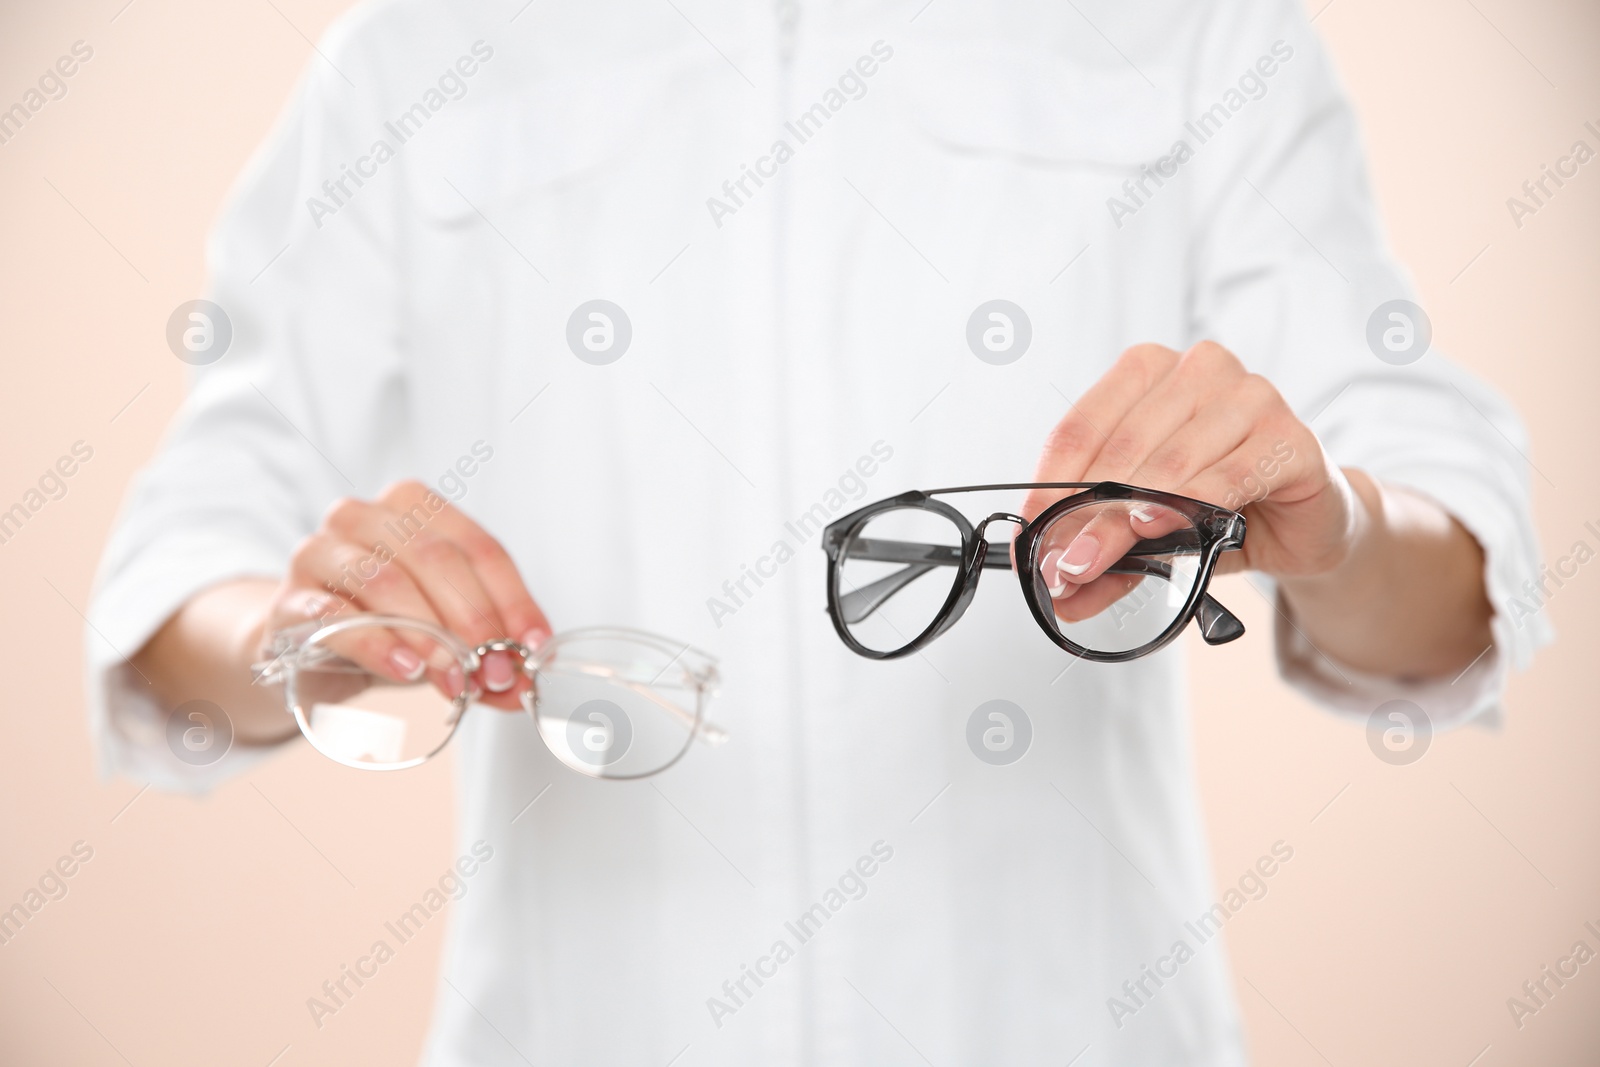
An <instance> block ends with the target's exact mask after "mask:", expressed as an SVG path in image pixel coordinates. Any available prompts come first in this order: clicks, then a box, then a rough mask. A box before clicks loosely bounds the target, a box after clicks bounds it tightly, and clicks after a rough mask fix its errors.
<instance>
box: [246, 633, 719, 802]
mask: <svg viewBox="0 0 1600 1067" xmlns="http://www.w3.org/2000/svg"><path fill="white" fill-rule="evenodd" d="M396 641H398V642H400V643H401V644H403V645H405V646H406V647H408V648H410V649H411V650H413V651H414V652H416V653H417V655H418V656H419V657H420V658H421V660H422V664H423V666H422V668H421V669H419V670H418V672H417V674H416V677H414V678H410V679H396V678H394V677H393V676H392V674H393V669H392V667H390V668H386V667H385V663H386V661H387V655H386V652H387V651H388V650H390V649H392V648H394V644H395V642H396ZM269 652H270V653H271V656H270V658H269V659H267V660H265V661H263V662H261V663H257V664H256V665H255V678H256V681H258V682H260V683H262V684H282V686H283V693H284V700H285V702H286V704H287V705H288V710H289V711H290V713H292V714H293V715H294V718H295V721H296V722H297V723H298V724H299V725H300V731H301V733H303V734H305V736H306V739H307V740H308V741H310V742H311V744H312V747H314V748H315V749H316V750H317V751H318V752H320V753H322V754H323V755H324V756H327V757H328V758H329V759H332V760H335V761H336V762H338V763H342V764H344V765H345V766H347V767H356V768H359V769H361V770H377V771H394V770H403V769H405V768H407V767H415V766H417V765H418V764H420V763H423V762H425V761H426V760H428V759H429V758H431V757H432V756H434V755H436V754H437V753H438V752H439V751H440V750H441V749H443V748H444V746H445V745H446V744H448V743H449V741H450V738H451V737H452V736H454V735H455V731H456V728H457V727H458V726H459V725H460V723H461V718H462V716H463V715H464V714H465V713H466V710H467V706H468V705H469V704H470V703H471V701H472V700H473V699H475V698H476V697H478V696H480V695H482V692H483V688H482V686H481V683H480V681H479V679H478V675H479V671H480V670H481V669H482V666H483V660H484V657H485V656H488V655H490V654H492V653H497V652H498V653H505V654H508V655H511V656H514V657H516V659H517V660H518V662H519V664H520V677H521V678H523V679H524V680H525V681H526V683H527V684H526V687H525V688H522V692H521V694H520V695H521V700H522V704H523V707H524V708H525V709H526V710H527V711H528V713H529V714H531V715H532V716H533V718H534V721H535V723H537V725H538V728H539V736H540V737H541V738H542V739H543V740H544V743H545V745H546V746H547V747H548V748H549V749H550V751H551V753H552V754H554V755H555V757H556V758H557V759H559V760H560V761H561V762H562V763H564V764H566V765H567V766H568V767H571V768H572V769H573V770H575V771H578V772H580V773H582V774H586V775H589V776H590V777H593V778H612V779H628V778H644V777H647V776H649V775H652V774H659V773H660V772H661V771H664V770H666V769H667V768H668V767H671V766H672V765H673V764H674V763H677V762H678V760H680V759H682V758H683V755H684V753H685V752H687V751H688V749H689V746H690V744H691V743H692V742H693V741H695V740H697V739H698V740H700V741H702V742H705V743H707V744H710V745H720V744H722V743H723V742H724V741H726V740H727V737H728V735H727V733H726V732H725V731H724V730H722V729H721V728H720V727H718V726H715V725H713V724H711V723H709V722H707V721H706V719H705V714H706V707H707V705H708V704H709V703H710V700H711V696H712V694H713V693H714V692H715V690H716V688H717V684H718V676H717V668H716V661H715V660H714V659H712V658H711V657H710V656H708V655H706V654H705V653H704V652H701V651H699V650H698V649H695V648H692V647H691V646H689V645H687V644H684V643H682V642H678V641H673V640H670V639H668V638H665V637H658V636H656V635H655V634H650V633H645V632H643V631H640V630H629V629H623V628H620V627H599V628H592V629H582V630H571V631H568V632H566V633H561V634H557V635H555V636H554V637H552V638H550V640H548V641H546V642H545V643H544V644H542V645H540V646H539V647H538V648H537V649H529V648H527V647H526V646H524V645H522V644H519V643H518V642H516V641H510V640H495V641H488V642H485V643H483V644H481V645H478V646H477V647H473V646H471V645H468V644H466V643H465V642H463V641H462V640H460V639H459V638H457V637H456V636H455V635H453V634H451V633H449V632H448V631H445V630H442V629H440V628H438V627H436V626H433V625H431V624H429V623H426V622H422V621H420V620H417V619H405V618H399V617H396V616H389V615H373V614H357V615H351V616H348V617H343V618H337V619H333V620H330V621H326V622H323V621H313V622H308V623H304V624H302V625H300V626H295V627H291V628H289V629H286V630H283V631H280V632H279V633H278V634H276V635H274V638H273V640H272V642H271V644H270V646H269Z"/></svg>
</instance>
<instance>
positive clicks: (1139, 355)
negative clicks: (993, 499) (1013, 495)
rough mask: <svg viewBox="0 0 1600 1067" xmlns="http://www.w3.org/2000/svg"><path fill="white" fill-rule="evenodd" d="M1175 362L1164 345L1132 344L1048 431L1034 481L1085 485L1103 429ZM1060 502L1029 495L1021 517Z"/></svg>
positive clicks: (1046, 492)
mask: <svg viewBox="0 0 1600 1067" xmlns="http://www.w3.org/2000/svg"><path fill="white" fill-rule="evenodd" d="M1177 361H1178V353H1176V352H1174V351H1173V350H1172V349H1170V348H1166V347H1164V346H1162V345H1135V346H1134V347H1133V348H1130V349H1128V350H1127V351H1126V352H1124V353H1123V354H1122V355H1121V356H1120V357H1118V359H1117V362H1116V363H1115V364H1113V365H1112V367H1111V369H1110V370H1109V371H1107V372H1106V373H1105V375H1104V376H1103V377H1101V379H1100V380H1099V381H1097V382H1095V383H1094V385H1092V386H1091V387H1090V388H1089V391H1088V392H1086V393H1084V394H1083V396H1082V397H1081V398H1080V399H1079V400H1078V402H1077V403H1076V404H1071V410H1069V411H1068V412H1067V414H1066V415H1065V416H1064V417H1063V418H1062V420H1061V421H1060V422H1059V423H1057V424H1056V427H1055V429H1053V430H1051V431H1050V436H1049V437H1048V438H1047V439H1046V440H1045V445H1044V452H1043V454H1042V455H1041V456H1040V457H1039V465H1038V467H1037V468H1036V469H1035V471H1034V481H1036V482H1080V481H1083V480H1084V477H1083V473H1084V471H1085V470H1087V469H1088V466H1089V464H1090V463H1091V462H1092V461H1093V460H1094V457H1095V456H1097V455H1099V453H1100V450H1101V449H1102V448H1104V447H1105V443H1106V432H1107V427H1112V426H1116V425H1117V424H1118V423H1120V422H1121V421H1122V418H1123V416H1124V415H1126V414H1127V413H1128V411H1129V410H1130V409H1132V407H1133V406H1134V404H1136V403H1138V401H1139V399H1140V397H1142V396H1144V395H1145V394H1146V393H1148V392H1149V391H1150V390H1151V389H1152V388H1153V387H1154V386H1155V384H1156V383H1157V382H1158V381H1160V380H1161V379H1162V378H1164V377H1165V376H1166V374H1167V373H1168V371H1170V370H1171V369H1172V367H1173V366H1174V365H1175V364H1176V363H1177ZM1070 403H1071V402H1070V401H1069V404H1070ZM1061 497H1062V491H1061V490H1058V489H1054V490H1053V489H1035V490H1033V491H1032V492H1030V493H1029V494H1028V496H1027V499H1026V500H1024V501H1023V505H1022V516H1023V518H1026V519H1032V518H1033V517H1034V516H1036V515H1038V514H1039V513H1040V512H1041V511H1043V510H1044V509H1045V508H1047V507H1049V506H1050V505H1051V504H1053V503H1055V502H1056V501H1057V500H1059V499H1061Z"/></svg>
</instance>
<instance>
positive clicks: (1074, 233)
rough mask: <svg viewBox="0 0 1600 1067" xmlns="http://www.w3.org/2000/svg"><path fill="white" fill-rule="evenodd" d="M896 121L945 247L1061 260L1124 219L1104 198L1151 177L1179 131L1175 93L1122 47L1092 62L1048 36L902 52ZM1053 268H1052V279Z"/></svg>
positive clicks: (1169, 77)
mask: <svg viewBox="0 0 1600 1067" xmlns="http://www.w3.org/2000/svg"><path fill="white" fill-rule="evenodd" d="M905 52H906V53H907V58H908V59H910V60H911V62H908V64H907V68H908V69H906V70H905V71H904V72H903V73H905V74H906V75H907V76H906V77H905V78H904V80H903V81H902V82H901V83H900V84H899V85H898V86H897V87H896V89H895V91H894V93H893V97H894V100H893V104H894V112H895V120H894V121H896V122H897V123H899V124H901V125H902V127H903V129H904V130H905V131H906V133H907V135H908V142H909V143H908V146H907V147H908V151H909V152H911V153H912V154H913V156H914V158H915V159H916V161H917V164H918V165H919V167H920V170H921V174H920V175H919V179H918V184H919V186H921V187H922V188H923V194H922V195H924V196H925V197H926V198H928V202H927V203H925V204H924V205H923V215H922V217H926V218H935V219H940V220H942V222H941V225H942V227H943V228H944V229H945V230H946V234H945V238H946V239H947V240H948V241H950V242H951V244H952V245H953V248H952V249H951V254H952V256H953V257H955V256H964V257H968V258H969V259H971V260H972V261H974V262H979V263H994V262H996V261H997V260H998V259H1000V258H1001V257H1006V258H1011V259H1016V258H1019V257H1020V259H1021V260H1022V261H1023V262H1025V263H1028V264H1029V266H1030V269H1031V268H1032V267H1037V268H1039V269H1043V268H1044V267H1045V266H1046V265H1047V264H1051V263H1053V267H1051V268H1050V269H1051V273H1052V274H1053V273H1054V271H1055V270H1058V269H1060V266H1061V264H1062V263H1065V262H1066V261H1067V258H1068V257H1070V256H1071V255H1072V254H1075V253H1077V252H1078V251H1079V250H1080V249H1082V248H1084V247H1085V246H1087V245H1089V244H1090V243H1091V242H1093V241H1094V240H1095V239H1096V237H1097V235H1100V234H1104V233H1105V232H1106V231H1107V230H1114V229H1116V226H1115V221H1116V220H1115V219H1114V218H1113V216H1112V213H1111V209H1110V204H1109V201H1110V200H1111V198H1113V197H1125V193H1124V190H1123V183H1124V182H1127V181H1134V182H1138V181H1140V180H1141V178H1143V179H1144V181H1145V183H1146V187H1147V188H1148V189H1149V190H1151V191H1153V192H1156V193H1157V194H1158V195H1159V187H1158V186H1157V185H1156V184H1155V183H1154V180H1153V179H1152V178H1150V177H1146V175H1155V177H1156V178H1159V179H1160V181H1162V182H1167V183H1170V181H1171V180H1172V179H1170V178H1165V177H1161V175H1160V173H1159V170H1158V165H1159V163H1160V161H1161V160H1162V159H1163V158H1164V157H1168V156H1170V155H1171V153H1172V152H1173V151H1174V148H1175V146H1176V145H1177V143H1178V142H1179V141H1180V139H1182V138H1184V137H1185V131H1184V129H1183V119H1182V109H1181V106H1180V101H1179V97H1178V94H1177V93H1176V92H1175V91H1173V90H1172V89H1169V88H1167V87H1166V86H1167V85H1169V84H1173V83H1175V81H1176V78H1177V72H1175V71H1170V70H1165V71H1161V72H1152V73H1156V74H1157V77H1156V79H1155V84H1151V82H1150V81H1147V80H1146V78H1145V76H1144V75H1143V74H1141V73H1140V72H1139V71H1138V70H1136V69H1134V68H1133V67H1131V66H1129V65H1128V64H1126V63H1122V62H1121V61H1120V60H1117V59H1116V57H1114V56H1113V57H1111V61H1110V62H1109V63H1106V64H1095V65H1089V64H1086V63H1084V62H1082V61H1081V60H1076V59H1069V58H1066V57H1064V56H1061V55H1057V54H1054V53H1052V52H1050V51H1048V50H1047V49H1044V48H1042V47H1038V46H1033V45H1026V44H1017V43H1014V42H1005V43H1004V44H1000V43H994V42H981V41H980V42H975V43H973V44H970V45H963V44H959V43H940V42H929V43H926V44H919V45H918V47H917V49H915V50H913V49H911V48H907V49H906V50H905ZM1049 276H1050V275H1048V274H1047V275H1046V278H1048V277H1049Z"/></svg>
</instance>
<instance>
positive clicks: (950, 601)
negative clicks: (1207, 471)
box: [822, 482, 1245, 663]
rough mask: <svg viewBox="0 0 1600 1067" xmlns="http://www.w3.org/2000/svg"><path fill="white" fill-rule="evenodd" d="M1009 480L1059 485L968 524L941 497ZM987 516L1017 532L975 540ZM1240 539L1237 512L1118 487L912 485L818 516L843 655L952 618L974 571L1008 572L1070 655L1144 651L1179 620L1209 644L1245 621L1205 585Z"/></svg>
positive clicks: (899, 652) (1104, 657)
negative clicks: (835, 514)
mask: <svg viewBox="0 0 1600 1067" xmlns="http://www.w3.org/2000/svg"><path fill="white" fill-rule="evenodd" d="M1016 489H1025V490H1032V489H1061V490H1068V491H1070V492H1069V493H1068V495H1066V496H1063V497H1062V498H1061V499H1060V500H1058V501H1056V502H1055V503H1053V504H1051V505H1050V506H1049V507H1047V508H1045V509H1044V511H1042V512H1040V513H1039V515H1038V516H1037V517H1035V518H1034V519H1032V520H1031V521H1030V520H1027V519H1024V518H1023V517H1022V516H1020V515H1014V514H1012V513H1010V512H1006V511H997V512H994V513H993V514H991V515H989V516H988V517H986V518H984V519H983V520H982V521H980V522H979V523H978V524H977V525H976V526H974V525H973V524H972V522H971V521H969V520H968V519H967V517H966V516H965V515H963V514H962V513H961V512H960V511H959V510H957V509H956V508H955V507H953V506H952V505H951V504H949V503H947V502H946V501H944V500H942V499H940V498H941V497H946V496H954V495H956V494H961V493H981V492H992V491H997V490H1016ZM994 522H1006V523H1014V524H1015V525H1016V526H1017V527H1018V530H1017V532H1016V534H1015V536H1014V537H1013V538H1012V540H1011V542H1010V543H1009V544H1006V543H999V544H991V543H990V542H989V541H988V540H987V538H986V533H987V531H988V528H989V524H990V523H994ZM1244 535H1245V520H1244V516H1243V515H1240V514H1239V513H1238V512H1236V511H1229V510H1228V509H1227V508H1221V507H1217V506H1216V505H1214V504H1207V503H1205V502H1204V501H1200V500H1193V499H1190V498H1189V497H1185V496H1178V495H1176V494H1174V493H1163V492H1159V491H1157V490H1154V489H1141V488H1139V487H1137V486H1132V485H1123V484H1121V483H1120V482H1018V483H1008V484H1002V485H968V486H960V487H956V488H951V489H929V490H913V491H911V492H908V493H902V494H900V495H899V496H896V497H892V498H890V499H888V500H880V501H879V502H878V503H876V504H869V505H868V506H866V507H864V508H861V509H859V510H857V511H853V512H851V513H850V514H848V515H845V516H842V517H841V518H839V519H836V520H834V522H832V523H830V524H829V525H828V527H827V529H826V530H825V531H824V533H823V539H822V549H823V551H824V552H825V553H826V554H827V557H828V615H829V616H830V617H831V618H832V619H833V627H834V629H835V630H836V631H838V634H839V637H840V639H841V640H842V641H844V643H845V644H846V645H847V646H849V648H850V649H851V650H852V651H854V652H856V653H858V654H860V655H862V656H866V657H867V658H869V659H894V658H896V657H899V656H906V655H910V654H911V653H913V652H916V651H918V650H919V649H921V648H923V647H925V646H926V645H927V644H928V643H929V642H930V641H932V640H933V639H934V638H936V637H938V636H939V635H940V634H942V633H944V632H945V631H946V630H948V629H949V628H950V627H951V626H953V625H955V622H956V620H957V619H959V618H961V615H962V613H963V612H964V611H966V610H967V605H969V604H970V603H971V602H972V597H973V594H974V593H976V592H977V589H978V579H979V577H980V576H981V575H982V574H983V572H984V571H985V570H1015V571H1016V572H1017V577H1018V579H1019V580H1020V581H1021V583H1022V598H1023V599H1024V600H1025V601H1027V603H1028V608H1029V610H1030V611H1032V612H1033V617H1034V619H1035V621H1037V622H1038V624H1039V627H1040V628H1041V629H1042V630H1044V632H1045V635H1046V636H1047V637H1049V638H1050V640H1052V641H1054V642H1055V643H1056V644H1057V645H1058V646H1059V647H1061V648H1063V649H1065V650H1066V651H1068V652H1070V653H1072V654H1073V655H1075V656H1081V657H1082V658H1084V659H1091V660H1096V661H1099V662H1102V663H1123V662H1126V661H1128V660H1131V659H1137V658H1139V657H1140V656H1147V655H1149V654H1150V653H1152V652H1155V651H1156V650H1158V649H1160V648H1162V647H1164V646H1165V645H1167V644H1168V643H1169V642H1171V641H1172V640H1173V638H1175V637H1177V636H1178V634H1179V633H1181V632H1182V630H1183V628H1184V626H1186V625H1187V624H1188V622H1189V620H1190V619H1191V618H1192V619H1195V620H1196V622H1197V625H1198V626H1199V628H1200V634H1201V636H1202V637H1203V638H1204V639H1205V641H1206V643H1207V644H1211V645H1221V644H1226V643H1227V642H1229V641H1233V640H1235V639H1237V638H1239V637H1241V636H1243V635H1244V624H1243V623H1241V622H1240V621H1239V620H1238V618H1236V617H1235V616H1234V615H1233V613H1232V612H1230V611H1229V610H1228V609H1227V608H1225V607H1223V606H1222V605H1221V604H1219V603H1218V602H1217V601H1216V600H1215V599H1214V598H1213V597H1212V596H1211V595H1210V594H1209V593H1208V592H1207V591H1206V588H1207V586H1208V585H1209V584H1210V582H1211V575H1212V573H1213V571H1214V570H1215V568H1216V564H1217V560H1218V559H1219V558H1220V557H1221V555H1222V553H1223V552H1227V551H1231V550H1234V549H1238V548H1240V547H1241V546H1242V545H1243V544H1244Z"/></svg>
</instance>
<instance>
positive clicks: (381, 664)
mask: <svg viewBox="0 0 1600 1067" xmlns="http://www.w3.org/2000/svg"><path fill="white" fill-rule="evenodd" d="M353 607H354V604H353V603H352V602H351V601H349V600H347V599H345V598H344V597H341V596H338V595H336V594H334V593H330V592H327V591H326V590H323V589H317V588H310V587H304V586H292V587H290V588H289V589H287V590H286V591H284V592H283V593H281V594H280V595H279V596H278V597H277V598H275V601H274V603H273V605H272V606H271V608H269V610H268V613H267V619H268V621H267V627H266V632H267V633H269V634H270V633H276V632H277V631H279V630H285V629H288V628H289V627H292V626H298V625H300V624H302V623H305V622H308V621H313V620H315V621H318V622H322V623H327V622H330V621H332V620H333V619H335V618H337V617H338V615H339V614H340V613H341V612H343V611H346V610H347V609H351V608H353ZM327 643H328V646H329V647H330V648H333V649H334V651H336V652H338V653H339V654H340V655H342V656H344V657H345V658H346V659H348V660H350V661H351V662H352V663H354V664H356V665H357V666H359V667H361V668H362V669H363V670H365V671H368V672H369V673H372V674H375V675H378V676H379V677H382V678H388V679H389V680H391V681H395V682H414V681H417V680H419V679H420V678H421V677H422V675H423V672H424V670H425V667H426V665H425V664H424V663H423V660H422V657H421V655H419V654H418V652H417V650H416V649H414V648H412V647H410V646H409V645H407V644H406V643H405V642H403V641H401V640H399V638H397V637H396V636H394V634H392V633H390V632H389V631H387V630H381V629H377V628H363V629H362V631H359V632H351V631H346V632H344V633H341V634H338V635H336V636H335V637H334V638H332V639H329V640H328V642H327Z"/></svg>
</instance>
